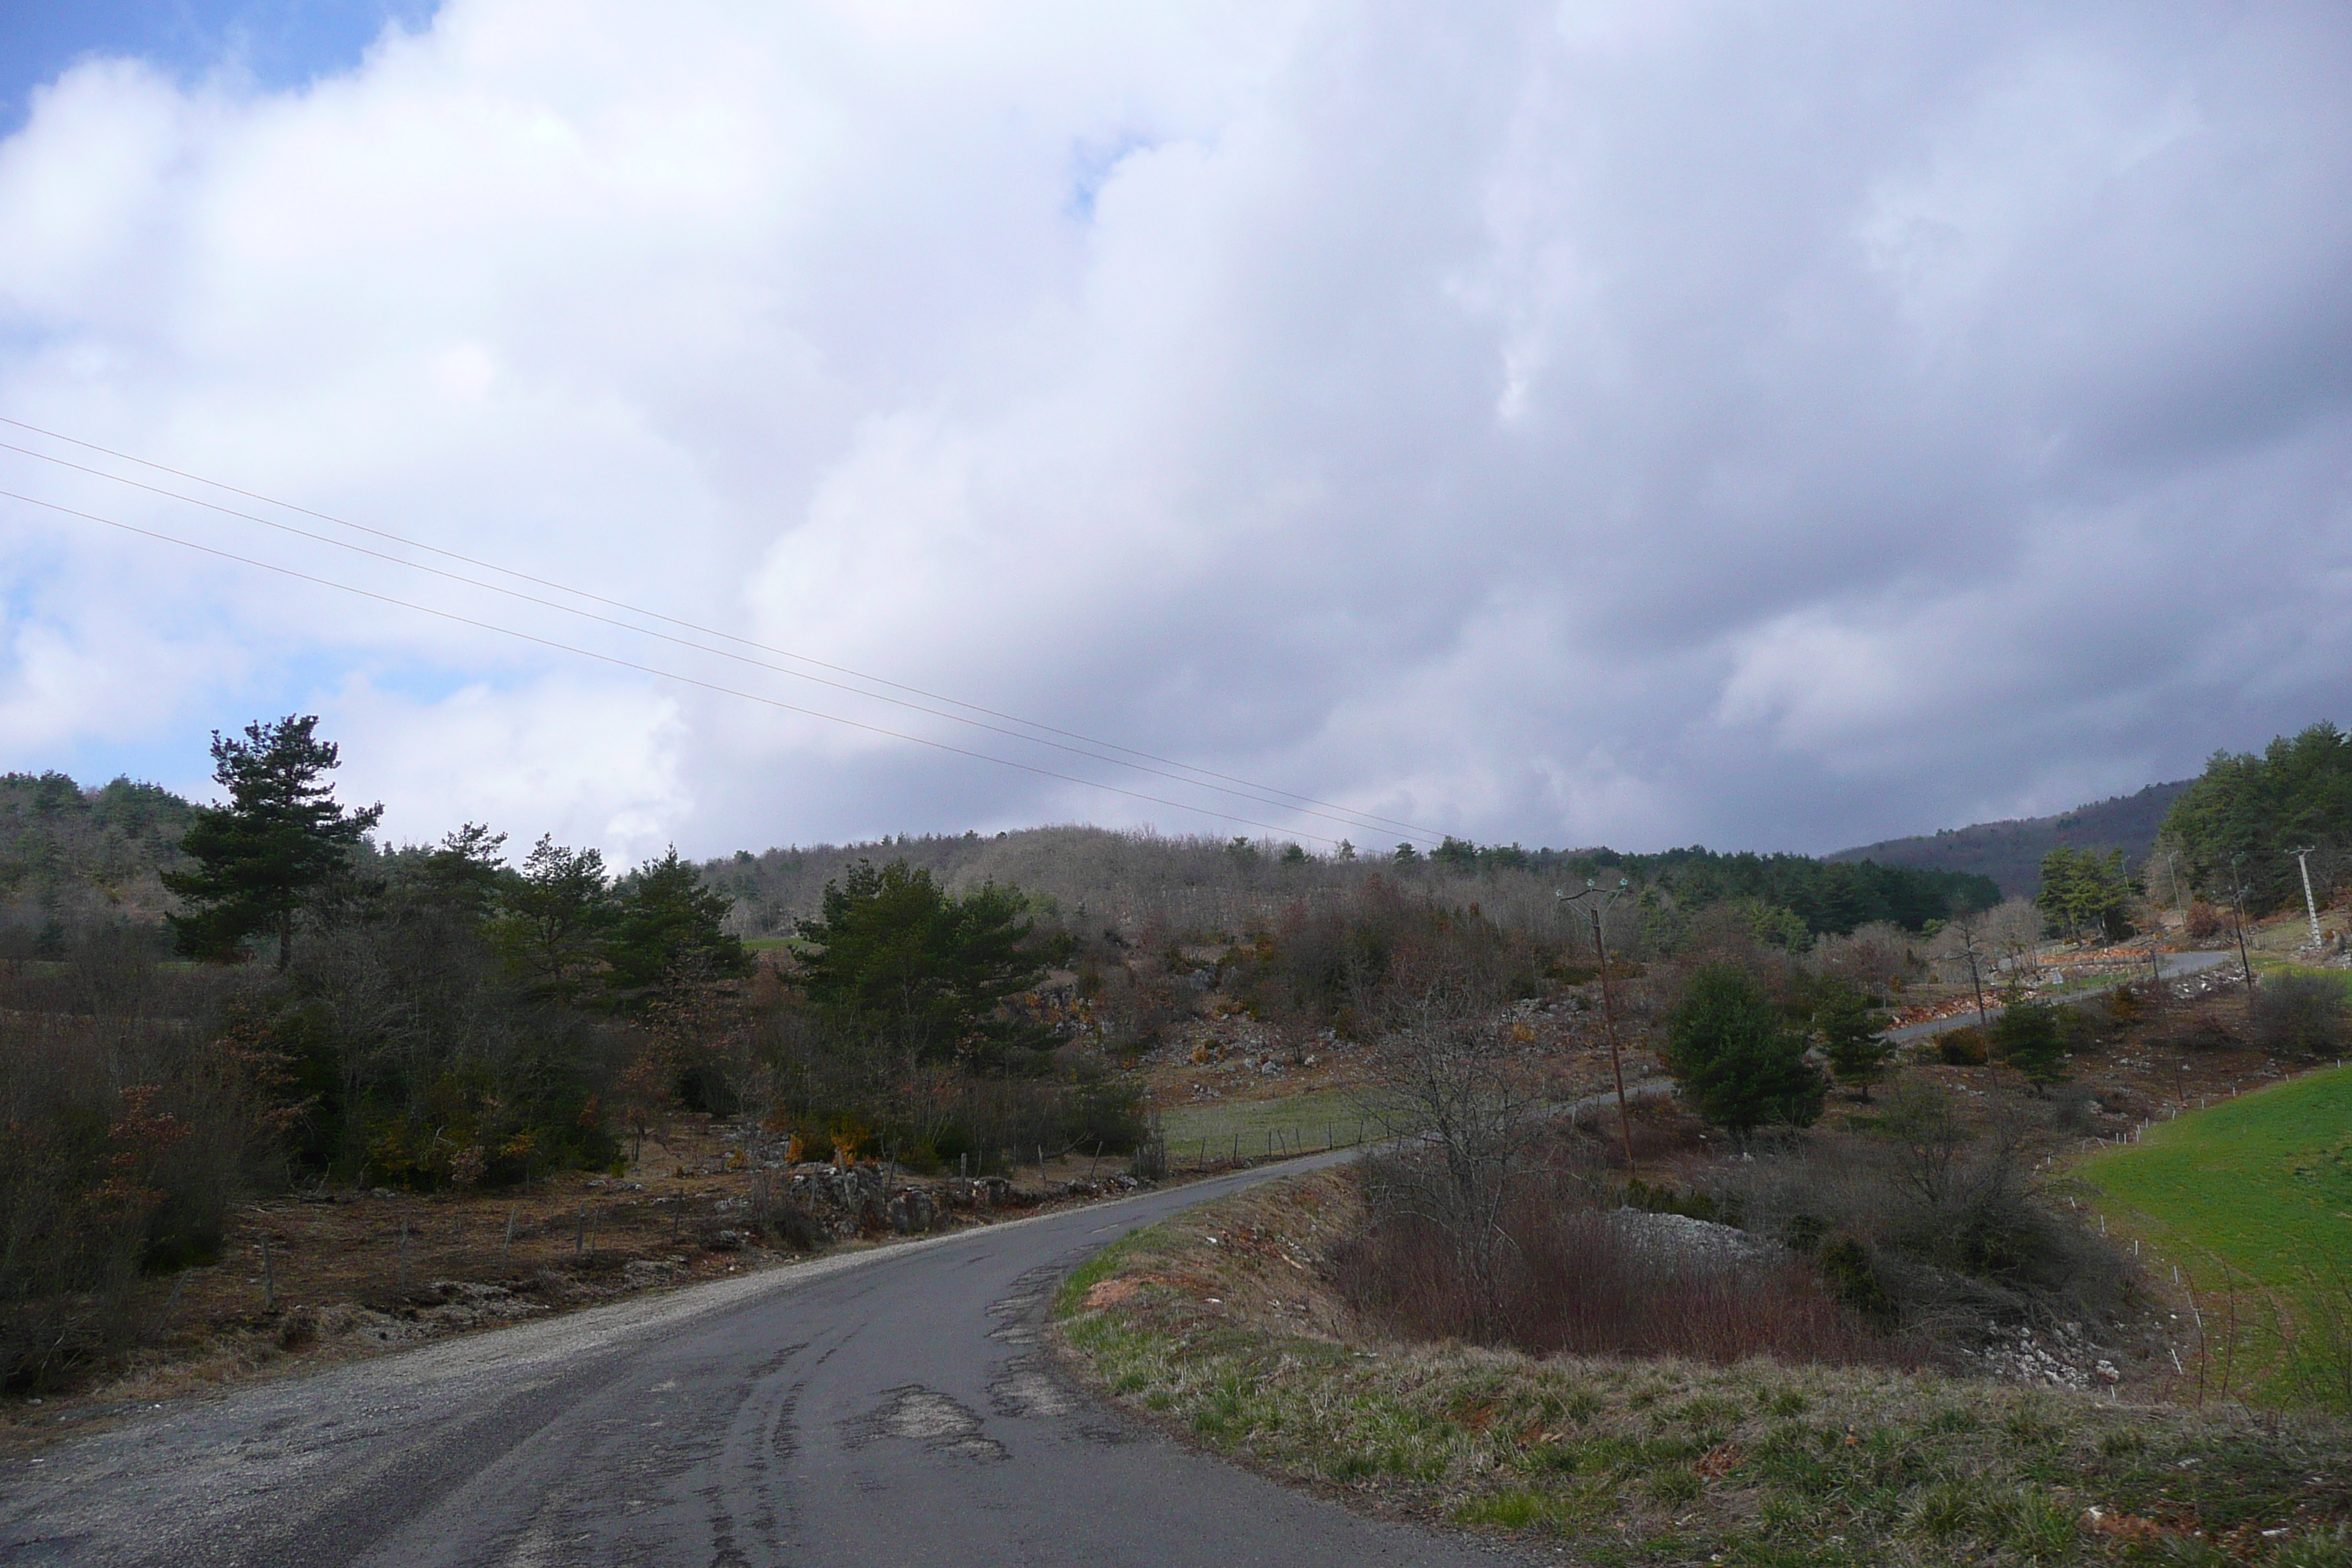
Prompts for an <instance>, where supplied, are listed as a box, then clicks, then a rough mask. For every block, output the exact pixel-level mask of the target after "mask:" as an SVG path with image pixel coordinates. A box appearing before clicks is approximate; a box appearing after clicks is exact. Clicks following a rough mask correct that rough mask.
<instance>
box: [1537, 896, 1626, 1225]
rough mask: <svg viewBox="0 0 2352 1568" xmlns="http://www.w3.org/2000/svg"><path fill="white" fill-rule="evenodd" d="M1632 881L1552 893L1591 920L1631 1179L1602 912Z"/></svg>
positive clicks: (1620, 1127)
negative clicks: (1578, 909)
mask: <svg viewBox="0 0 2352 1568" xmlns="http://www.w3.org/2000/svg"><path fill="white" fill-rule="evenodd" d="M1632 887H1633V883H1632V882H1631V881H1628V880H1625V879H1619V881H1618V883H1617V885H1616V886H1615V887H1613V888H1612V889H1609V890H1608V891H1607V892H1605V893H1604V892H1602V891H1601V889H1599V888H1597V887H1595V886H1593V883H1592V879H1591V878H1589V877H1588V878H1586V879H1585V881H1584V891H1582V892H1580V893H1577V894H1575V895H1573V896H1571V895H1570V894H1568V893H1563V892H1559V891H1557V890H1555V891H1554V892H1553V894H1552V897H1553V898H1555V899H1558V900H1559V902H1560V907H1561V908H1563V909H1565V908H1567V907H1568V906H1569V905H1570V904H1579V905H1582V906H1583V909H1584V912H1585V913H1586V914H1587V915H1588V916H1590V917H1591V921H1592V956H1593V958H1594V959H1595V960H1596V961H1598V962H1599V963H1600V965H1601V1033H1602V1034H1603V1035H1605V1036H1606V1037H1608V1040H1609V1070H1610V1071H1611V1072H1612V1073H1613V1074H1614V1075H1615V1076H1616V1079H1617V1132H1618V1136H1619V1138H1620V1139H1621V1140H1622V1142H1623V1143H1624V1145H1625V1179H1626V1180H1627V1181H1629V1182H1630V1181H1632V1180H1633V1109H1632V1107H1631V1106H1630V1105H1628V1104H1627V1102H1626V1099H1625V1060H1624V1058H1622V1056H1620V1055H1619V1054H1618V1050H1617V995H1616V993H1615V992H1614V991H1613V990H1612V989H1611V988H1610V984H1609V944H1608V943H1607V942H1605V941H1604V940H1603V939H1602V937H1601V911H1602V910H1606V909H1607V908H1608V907H1609V906H1610V905H1611V904H1612V903H1613V902H1614V901H1615V900H1617V898H1618V896H1619V895H1620V894H1622V893H1624V892H1625V891H1627V890H1628V889H1631V888H1632ZM1587 899H1592V900H1598V901H1597V902H1594V903H1590V904H1587V903H1585V902H1584V900H1587Z"/></svg>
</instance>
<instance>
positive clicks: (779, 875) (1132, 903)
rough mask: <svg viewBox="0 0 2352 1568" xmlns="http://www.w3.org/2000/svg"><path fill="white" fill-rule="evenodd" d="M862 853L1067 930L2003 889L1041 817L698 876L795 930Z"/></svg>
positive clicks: (1959, 899) (1849, 902) (1891, 899)
mask: <svg viewBox="0 0 2352 1568" xmlns="http://www.w3.org/2000/svg"><path fill="white" fill-rule="evenodd" d="M861 859H866V860H872V861H874V862H875V863H876V864H877V865H880V864H885V863H887V862H888V861H892V860H904V861H906V862H907V863H908V865H909V866H912V867H915V868H919V869H922V870H928V871H929V872H930V873H931V874H932V875H933V876H935V877H937V878H938V879H940V882H941V883H942V884H943V885H944V886H946V887H948V888H950V889H957V890H968V889H972V888H976V887H978V886H980V885H981V884H982V883H983V882H995V883H997V884H998V885H1000V886H1009V887H1016V888H1019V889H1022V890H1023V891H1024V892H1026V893H1028V894H1030V895H1031V896H1032V897H1033V898H1035V899H1037V900H1041V903H1042V907H1043V908H1044V909H1045V910H1047V911H1048V912H1058V913H1060V914H1062V915H1065V916H1066V917H1068V919H1069V922H1070V924H1071V926H1072V928H1073V929H1074V930H1075V929H1080V928H1084V929H1086V930H1087V931H1092V930H1094V929H1096V928H1097V927H1098V926H1108V927H1113V928H1117V929H1118V930H1119V931H1122V932H1123V933H1125V934H1126V935H1129V936H1132V935H1134V934H1135V933H1137V932H1139V931H1144V930H1146V929H1149V928H1150V927H1152V926H1155V925H1157V926H1161V927H1165V928H1167V929H1169V930H1171V931H1178V930H1195V931H1197V930H1208V929H1222V930H1227V931H1243V930H1248V929H1251V928H1253V927H1259V926H1264V925H1267V924H1270V923H1273V922H1275V921H1279V920H1281V919H1283V918H1284V917H1285V916H1286V912H1288V911H1291V910H1296V909H1298V908H1300V907H1303V906H1304V905H1305V904H1308V903H1311V902H1313V901H1314V900H1316V899H1318V897H1332V896H1339V895H1343V894H1351V893H1352V892H1353V891H1354V890H1355V889H1358V888H1360V886H1361V884H1362V883H1363V880H1364V879H1365V878H1366V877H1367V876H1368V875H1370V874H1372V873H1377V874H1378V875H1379V876H1381V878H1382V879H1385V880H1386V881H1387V882H1388V883H1389V884H1391V886H1394V887H1397V888H1399V889H1404V890H1406V891H1409V892H1411V893H1413V894H1417V895H1420V896H1424V897H1428V898H1433V899H1435V900H1438V901H1440V902H1441V903H1448V904H1454V905H1456V906H1460V907H1467V908H1475V909H1477V910H1480V911H1481V912H1482V913H1484V914H1485V915H1486V916H1487V917H1488V918H1490V919H1492V920H1494V921H1497V922H1499V923H1500V924H1502V925H1503V926H1504V927H1505V928H1506V929H1508V930H1515V931H1524V932H1544V933H1550V932H1555V931H1559V924H1560V913H1559V902H1558V900H1556V898H1555V897H1554V895H1555V893H1556V891H1557V890H1558V889H1560V888H1563V887H1570V888H1573V887H1580V886H1582V885H1583V883H1584V882H1585V881H1586V879H1605V880H1607V881H1609V882H1614V881H1616V880H1617V879H1619V878H1620V877H1624V878H1629V879H1632V880H1633V883H1634V884H1635V885H1636V886H1638V887H1641V888H1643V889H1644V890H1645V900H1647V899H1650V898H1654V899H1656V900H1659V901H1661V902H1662V903H1665V904H1671V905H1675V906H1678V907H1679V908H1681V909H1682V910H1686V911H1687V910H1696V909H1702V908H1705V907H1706V906H1707V905H1710V904H1716V903H1722V902H1727V901H1740V900H1753V901H1755V902H1758V903H1761V904H1766V905H1770V906H1773V907H1775V908H1779V909H1782V910H1789V911H1790V912H1791V913H1792V914H1794V915H1795V916H1796V917H1797V919H1799V920H1800V921H1802V922H1803V923H1804V926H1805V928H1806V929H1807V930H1810V931H1812V932H1813V933H1815V934H1816V935H1819V934H1822V933H1825V932H1837V933H1841V934H1842V933H1843V932H1846V931H1852V930H1853V929H1854V927H1855V926H1857V925H1860V924H1863V923H1864V922H1866V921H1895V923H1897V924H1900V925H1905V926H1908V927H1911V928H1913V929H1915V930H1916V929H1917V928H1918V927H1919V926H1920V925H1921V924H1922V923H1923V922H1925V921H1929V920H1939V919H1942V918H1944V917H1945V916H1946V915H1947V914H1948V913H1949V912H1950V910H1952V909H1953V908H1955V907H1969V908H1981V907H1985V906H1989V905H1990V904H1992V903H1994V902H1997V901H1998V898H1999V896H1998V893H1997V892H1996V890H1995V889H1993V887H1992V886H1991V884H1990V883H1989V882H1985V881H1982V880H1980V879H1974V878H1971V877H1969V876H1968V875H1967V874H1965V873H1954V872H1948V871H1942V870H1937V869H1934V868H1917V867H1901V868H1896V867H1888V866H1883V865H1880V866H1864V865H1847V864H1843V863H1841V864H1838V865H1834V866H1832V865H1830V864H1828V863H1826V862H1824V861H1822V860H1817V859H1813V858H1811V857H1808V856H1803V855H1756V854H1751V853H1746V852H1742V853H1738V854H1730V855H1725V854H1717V853H1715V852H1713V851H1710V850H1707V849H1704V848H1700V847H1696V846H1694V847H1690V848H1687V849H1671V850H1668V851H1666V852H1664V854H1659V855H1622V854H1619V853H1617V852H1616V851H1614V850H1610V849H1576V850H1565V849H1527V848H1523V847H1520V846H1518V845H1516V844H1511V845H1489V846H1485V847H1480V846H1476V845H1473V844H1469V843H1466V842H1465V841H1463V840H1460V839H1454V838H1449V839H1447V840H1446V841H1445V842H1444V844H1443V845H1441V846H1439V847H1437V848H1436V849H1434V850H1433V851H1431V852H1430V853H1429V854H1427V855H1425V856H1424V855H1419V854H1408V855H1404V856H1402V858H1401V857H1399V856H1396V855H1383V856H1368V857H1364V858H1355V859H1349V860H1339V859H1331V858H1319V857H1316V856H1311V855H1308V854H1307V853H1305V852H1304V851H1303V850H1302V849H1300V848H1298V847H1297V846H1295V845H1293V846H1288V847H1282V846H1278V845H1276V844H1274V843H1271V842H1260V843H1251V842H1249V841H1247V840H1244V839H1214V838H1194V837H1159V836H1156V835H1151V834H1138V833H1120V832H1114V831H1111V830H1109V829H1107V828H1099V827H1034V828H1026V829H1023V830H1021V831H1019V832H1009V833H1000V834H997V835H995V836H994V837H982V836H981V835H979V834H977V833H967V834H964V835H962V836H961V837H956V836H936V837H934V836H926V837H906V836H905V835H901V836H899V837H896V838H886V839H882V840H879V841H877V842H874V843H867V844H850V845H816V846H810V847H793V848H787V849H771V850H769V851H767V852H766V853H765V854H762V855H753V854H751V852H750V851H748V850H745V851H741V852H739V853H738V854H736V855H735V856H734V857H733V858H730V859H720V860H711V861H707V862H705V863H704V864H703V866H702V868H701V869H702V874H703V879H704V881H705V882H706V883H707V884H708V885H709V886H711V887H714V888H716V889H719V891H721V892H723V893H725V894H727V895H728V896H729V897H730V898H731V899H733V900H735V914H734V917H733V922H734V925H735V928H736V930H737V931H740V933H741V934H742V935H745V936H782V935H786V934H789V933H790V931H792V929H793V921H796V920H799V919H803V918H806V917H807V916H809V915H812V914H814V912H815V911H816V909H817V906H818V903H819V901H820V900H821V899H822V898H823V896H824V885H825V883H826V882H828V881H830V880H832V879H835V878H837V877H839V876H841V875H842V874H843V873H844V872H845V871H846V870H847V869H848V868H850V867H851V866H853V865H855V864H856V862H857V861H859V860H861Z"/></svg>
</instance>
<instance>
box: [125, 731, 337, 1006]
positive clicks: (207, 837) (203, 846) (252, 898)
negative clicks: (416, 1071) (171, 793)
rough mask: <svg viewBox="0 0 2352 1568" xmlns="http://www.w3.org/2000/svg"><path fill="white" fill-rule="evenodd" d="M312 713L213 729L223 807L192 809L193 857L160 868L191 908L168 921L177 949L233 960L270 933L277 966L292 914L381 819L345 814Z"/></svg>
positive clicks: (185, 843)
mask: <svg viewBox="0 0 2352 1568" xmlns="http://www.w3.org/2000/svg"><path fill="white" fill-rule="evenodd" d="M318 723H319V721H318V717H317V716H316V715H315V714H312V715H303V716H299V717H298V716H296V715H292V714H289V715H288V716H287V717H286V718H283V719H280V720H278V721H276V722H275V723H270V724H263V723H253V724H247V726H246V727H245V739H243V740H241V741H239V740H234V739H231V738H228V737H226V736H224V735H222V734H221V732H220V731H217V730H215V731H213V779H214V781H215V783H217V784H220V785H221V787H222V788H224V789H226V790H227V791H228V800H227V802H226V804H220V803H215V804H214V805H201V806H198V807H196V808H195V810H194V813H193V814H192V819H191V821H190V823H189V826H188V831H187V836H186V837H184V838H183V839H182V840H181V841H180V847H181V848H182V849H183V850H184V851H185V852H186V853H187V854H188V855H189V856H190V857H191V858H194V861H195V862H196V865H195V868H194V870H190V871H173V872H167V873H166V874H165V875H164V877H163V885H164V887H166V888H167V889H170V890H171V891H172V892H173V893H174V894H177V895H178V896H179V897H180V898H181V899H182V900H184V901H185V902H186V903H187V904H188V905H189V906H190V909H189V911H188V912H187V913H185V914H175V915H173V916H171V917H170V919H171V922H172V934H173V940H174V942H176V944H177V946H178V948H179V950H180V951H181V952H184V953H185V954H187V955H188V956H190V957H192V958H210V959H232V958H235V957H236V954H237V952H238V949H239V948H240V947H241V946H242V944H243V943H244V942H246V940H247V938H250V937H255V936H259V935H263V934H265V933H266V934H270V935H274V936H276V937H277V939H278V969H279V970H280V971H283V970H284V969H285V968H286V966H287V964H288V963H289V961H290V960H291V959H292V957H293V954H294V921H295V918H296V917H297V916H298V915H299V914H300V913H301V911H302V910H304V909H305V908H306V907H308V906H309V905H310V903H311V901H312V900H314V899H315V898H316V897H317V895H318V892H319V890H320V889H321V888H323V887H325V886H326V885H327V884H328V883H329V882H330V881H331V880H332V879H334V878H335V877H336V876H337V875H339V874H340V873H341V872H342V871H343V870H344V869H345V868H347V867H348V866H349V864H350V861H351V855H352V850H353V849H355V848H357V847H359V844H360V842H361V840H362V839H363V838H364V837H366V836H367V834H368V832H369V830H370V829H372V828H373V827H374V826H375V825H376V821H377V819H378V818H380V817H382V816H383V806H381V805H371V806H368V807H366V808H365V809H364V810H361V811H345V810H344V809H343V808H342V806H341V805H339V804H337V802H336V800H335V788H334V785H333V784H329V783H327V782H326V777H325V775H326V774H327V773H330V772H331V771H332V770H333V769H334V768H335V767H336V765H337V764H338V763H339V762H340V760H341V759H340V757H339V755H338V752H337V750H336V747H335V744H334V742H331V741H321V740H320V739H319V738H318V736H317V734H316V733H315V731H316V730H317V728H318Z"/></svg>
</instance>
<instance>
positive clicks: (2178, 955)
mask: <svg viewBox="0 0 2352 1568" xmlns="http://www.w3.org/2000/svg"><path fill="white" fill-rule="evenodd" d="M2237 962H2238V955H2237V954H2236V953H2234V952H2205V951H2202V950H2200V951H2197V952H2166V953H2159V954H2158V956H2157V965H2158V973H2160V974H2161V975H2162V976H2163V977H2164V978H2165V979H2167V980H2178V979H2179V978H2180V977H2181V976H2182V975H2184V974H2202V973H2205V972H2206V971H2207V970H2209V969H2219V968H2221V965H2223V964H2225V963H2237ZM2138 979H2139V976H2138V975H2137V974H2126V975H2124V976H2122V977H2121V978H2119V979H2117V980H2116V982H2115V984H2111V985H2102V986H2100V987H2098V988H2097V989H2096V990H2093V991H2078V992H2076V993H2075V994H2073V995H2071V996H2064V997H2061V998H2059V1000H2060V1001H2061V1002H2062V1003H2064V1004H2068V1005H2072V1004H2074V1003H2076V1002H2088V1001H2089V1000H2090V999H2091V998H2092V997H2094V996H2103V995H2105V994H2107V993H2108V992H2110V991H2112V990H2114V989H2115V988H2116V986H2117V985H2126V984H2137V981H2138ZM2000 1015H2001V1005H2000V1003H1998V1002H1993V1003H1989V1004H1987V1005H1986V1007H1985V1017H1986V1018H1987V1019H1989V1020H1990V1019H1993V1018H1998V1017H2000ZM1976 1021H1977V1016H1976V1014H1975V1013H1974V1012H1967V1013H1955V1014H1953V1015H1952V1016H1950V1017H1948V1018H1930V1019H1928V1020H1927V1022H1926V1023H1924V1024H1906V1025H1904V1026H1903V1027H1901V1028H1899V1029H1889V1030H1887V1031H1886V1037H1887V1038H1888V1039H1890V1040H1897V1041H1901V1040H1924V1039H1926V1038H1927V1037H1929V1036H1931V1035H1945V1034H1949V1033H1950V1032H1951V1031H1952V1030H1954V1029H1965V1028H1972V1027H1974V1026H1975V1025H1976Z"/></svg>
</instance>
